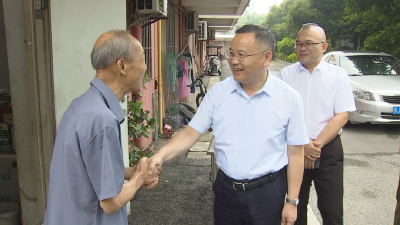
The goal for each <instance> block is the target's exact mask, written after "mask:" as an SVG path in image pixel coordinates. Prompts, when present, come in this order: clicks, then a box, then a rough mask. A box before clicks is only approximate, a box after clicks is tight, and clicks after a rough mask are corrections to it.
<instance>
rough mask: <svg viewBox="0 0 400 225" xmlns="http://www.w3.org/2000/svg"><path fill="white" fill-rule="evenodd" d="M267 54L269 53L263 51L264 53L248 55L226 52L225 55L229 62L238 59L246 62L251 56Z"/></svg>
mask: <svg viewBox="0 0 400 225" xmlns="http://www.w3.org/2000/svg"><path fill="white" fill-rule="evenodd" d="M266 52H267V51H263V52H257V53H254V54H249V55H248V54H244V53H239V54H235V53H233V52H231V51H227V52H225V55H226V57H227V59H228V60H233V59H234V58H237V59H238V60H239V61H244V60H245V59H246V58H247V57H249V56H253V55H258V54H262V53H266Z"/></svg>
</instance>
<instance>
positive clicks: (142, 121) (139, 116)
mask: <svg viewBox="0 0 400 225" xmlns="http://www.w3.org/2000/svg"><path fill="white" fill-rule="evenodd" d="M145 78H146V79H145V80H144V82H147V81H149V79H148V76H145ZM140 97H142V95H141V94H140V93H139V92H138V93H137V94H135V95H134V96H133V98H134V99H135V100H134V101H130V100H129V98H128V102H127V106H128V107H127V109H128V112H127V113H128V115H127V117H128V136H129V141H128V144H129V165H130V166H133V165H136V164H137V162H138V161H139V160H140V159H141V158H142V157H150V156H151V155H153V146H149V147H146V148H143V147H141V146H138V145H137V140H139V139H140V138H141V137H145V138H149V136H150V134H151V133H150V132H151V131H154V127H155V123H156V120H155V119H153V118H150V117H149V113H150V112H149V111H148V110H144V109H143V102H142V101H140V100H139V99H138V98H140Z"/></svg>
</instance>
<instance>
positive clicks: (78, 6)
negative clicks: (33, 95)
mask: <svg viewBox="0 0 400 225" xmlns="http://www.w3.org/2000/svg"><path fill="white" fill-rule="evenodd" d="M125 7H126V2H125V0H115V1H107V0H85V1H81V0H69V1H68V4H66V2H65V1H64V0H52V1H51V24H52V47H53V70H54V90H55V93H54V95H55V109H56V121H57V124H58V123H59V121H60V119H61V117H62V115H63V113H64V112H65V110H66V109H67V107H68V106H69V104H70V103H71V101H72V100H73V99H74V98H76V97H78V96H79V95H81V94H82V93H84V92H85V91H86V90H87V89H88V88H89V86H90V81H91V80H92V79H93V77H94V75H95V71H94V69H93V68H92V66H91V63H90V52H91V50H92V48H93V45H94V43H95V41H96V39H97V38H98V37H99V35H100V34H102V33H104V32H106V31H108V30H111V29H126V10H125Z"/></svg>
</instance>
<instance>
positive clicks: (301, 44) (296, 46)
mask: <svg viewBox="0 0 400 225" xmlns="http://www.w3.org/2000/svg"><path fill="white" fill-rule="evenodd" d="M324 43H325V42H324V41H323V42H315V43H312V42H307V43H301V42H296V43H295V44H294V48H301V47H303V46H304V47H306V48H310V47H311V46H314V45H319V44H324Z"/></svg>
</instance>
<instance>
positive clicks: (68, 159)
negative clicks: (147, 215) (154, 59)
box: [44, 31, 158, 225]
mask: <svg viewBox="0 0 400 225" xmlns="http://www.w3.org/2000/svg"><path fill="white" fill-rule="evenodd" d="M91 60H92V65H93V68H94V69H95V70H96V77H95V78H94V79H93V80H92V82H91V83H90V84H91V86H90V88H89V90H87V91H86V92H85V93H84V94H82V95H81V96H80V97H78V98H76V99H74V101H73V102H72V103H71V105H70V106H69V107H68V109H67V110H66V111H65V113H64V115H63V117H62V119H61V122H60V125H59V128H58V131H57V137H56V140H55V142H54V149H53V155H52V159H51V165H50V178H49V189H48V196H47V207H46V216H45V221H44V224H45V225H77V224H85V225H111V224H112V225H114V224H117V225H127V224H128V219H127V209H126V203H128V202H129V201H130V200H131V199H132V198H133V196H134V195H135V194H136V192H137V190H138V189H139V188H141V187H145V188H150V187H153V186H154V185H156V184H157V182H158V176H157V174H158V172H156V173H154V174H153V175H151V176H149V175H148V173H147V165H148V163H147V162H146V159H145V158H143V159H141V160H140V161H139V163H138V164H137V166H136V167H127V168H124V161H123V153H122V147H121V138H120V137H121V136H120V123H122V122H123V120H124V112H123V111H122V108H121V105H120V104H119V102H120V101H121V99H122V98H123V97H124V95H126V94H127V93H130V92H133V91H138V90H140V87H141V86H142V79H143V75H144V73H145V71H146V63H145V60H144V51H143V48H142V46H141V44H140V42H139V41H138V40H136V39H135V38H134V37H133V36H131V35H130V34H129V33H128V32H126V31H110V32H107V33H104V34H102V35H101V36H100V37H99V38H98V40H97V42H96V44H95V46H94V48H93V51H92V54H91ZM124 179H125V180H127V182H126V183H124Z"/></svg>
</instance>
